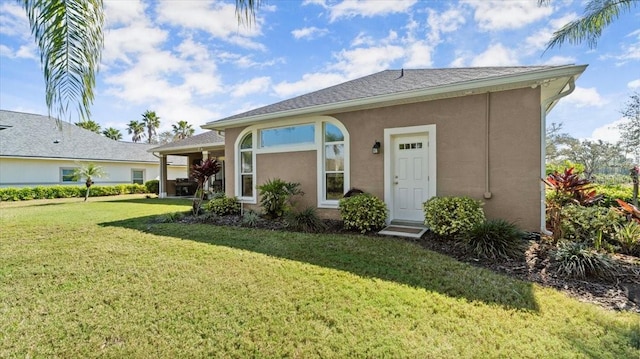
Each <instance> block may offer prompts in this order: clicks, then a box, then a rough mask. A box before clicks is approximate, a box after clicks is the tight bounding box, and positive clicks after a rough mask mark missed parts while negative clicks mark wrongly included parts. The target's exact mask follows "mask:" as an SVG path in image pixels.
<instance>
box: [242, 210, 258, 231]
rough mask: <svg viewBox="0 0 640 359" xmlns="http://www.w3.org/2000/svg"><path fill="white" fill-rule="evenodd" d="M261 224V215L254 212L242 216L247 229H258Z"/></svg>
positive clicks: (247, 212)
mask: <svg viewBox="0 0 640 359" xmlns="http://www.w3.org/2000/svg"><path fill="white" fill-rule="evenodd" d="M258 222H260V215H259V214H258V213H257V212H255V211H252V210H248V211H246V212H244V214H243V215H242V225H244V226H247V227H256V226H257V225H258Z"/></svg>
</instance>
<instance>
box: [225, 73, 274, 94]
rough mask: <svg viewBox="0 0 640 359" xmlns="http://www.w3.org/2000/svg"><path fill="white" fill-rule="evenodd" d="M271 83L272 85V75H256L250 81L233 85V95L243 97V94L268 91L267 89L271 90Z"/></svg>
mask: <svg viewBox="0 0 640 359" xmlns="http://www.w3.org/2000/svg"><path fill="white" fill-rule="evenodd" d="M270 85H271V78H270V77H268V76H263V77H256V78H254V79H251V80H249V81H245V82H242V83H239V84H236V85H235V86H234V87H233V91H232V92H231V96H233V97H243V96H247V95H251V94H255V93H261V92H266V91H267V90H269V86H270Z"/></svg>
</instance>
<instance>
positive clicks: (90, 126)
mask: <svg viewBox="0 0 640 359" xmlns="http://www.w3.org/2000/svg"><path fill="white" fill-rule="evenodd" d="M76 126H78V127H81V128H84V129H85V130H89V131H91V132H95V133H97V134H100V125H99V124H98V123H97V122H95V121H92V120H86V121H80V122H76Z"/></svg>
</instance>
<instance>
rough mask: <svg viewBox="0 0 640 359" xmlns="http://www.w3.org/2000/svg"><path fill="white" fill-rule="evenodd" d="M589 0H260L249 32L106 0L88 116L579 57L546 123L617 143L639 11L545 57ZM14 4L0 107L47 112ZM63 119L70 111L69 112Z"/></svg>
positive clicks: (209, 112) (6, 4)
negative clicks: (413, 72) (572, 85)
mask: <svg viewBox="0 0 640 359" xmlns="http://www.w3.org/2000/svg"><path fill="white" fill-rule="evenodd" d="M584 6H585V1H584V0H577V1H571V0H555V1H553V0H552V1H551V3H550V4H549V5H547V6H538V2H537V0H497V1H492V0H477V1H476V0H468V1H465V0H462V1H417V0H370V1H365V0H358V1H337V0H306V1H287V0H280V1H279V0H270V1H263V3H262V6H261V7H260V8H259V9H258V11H257V16H256V19H255V22H254V23H253V24H252V25H251V26H247V25H246V24H239V23H238V19H237V17H236V14H235V2H233V1H205V0H195V1H189V0H169V1H162V0H159V1H146V0H145V1H140V0H104V9H105V17H106V24H105V25H106V30H105V41H104V50H103V53H102V60H101V64H100V70H99V72H98V75H97V79H96V88H95V102H94V105H93V106H92V120H94V121H96V122H98V123H99V124H100V125H101V126H102V128H103V129H105V128H108V127H114V128H116V129H119V130H120V131H121V132H122V133H123V135H124V140H126V141H129V140H131V138H130V137H131V136H130V135H128V134H127V131H126V128H127V124H128V123H129V122H130V121H131V120H141V119H142V114H143V113H144V112H145V111H146V110H151V111H155V112H156V114H157V115H158V116H159V117H160V122H161V126H160V129H159V131H158V132H162V131H168V130H171V125H172V124H175V123H177V122H178V121H180V120H185V121H187V122H188V123H190V124H192V125H193V127H194V128H195V129H196V133H201V132H203V131H204V130H202V129H201V128H200V126H201V125H203V124H205V123H207V122H210V121H214V120H218V119H221V118H224V117H227V116H231V115H234V114H237V113H241V112H245V111H248V110H251V109H254V108H257V107H261V106H264V105H269V104H272V103H275V102H278V101H281V100H285V99H288V98H291V97H295V96H297V95H301V94H304V93H308V92H311V91H314V90H318V89H321V88H325V87H328V86H332V85H335V84H338V83H341V82H345V81H348V80H351V79H354V78H358V77H362V76H366V75H369V74H373V73H376V72H379V71H383V70H387V69H400V68H450V67H483V66H526V65H565V64H579V65H582V64H587V65H589V66H588V67H587V69H586V71H585V72H584V74H583V75H582V76H581V77H580V78H579V79H578V81H577V83H576V85H577V87H576V89H575V91H574V93H573V94H571V95H569V96H568V97H566V98H564V99H562V100H561V101H560V103H559V104H558V105H557V106H556V107H555V108H554V109H553V111H552V112H551V113H550V115H549V116H548V117H547V122H548V123H552V122H553V123H560V124H562V126H563V132H566V133H568V134H570V135H572V136H573V137H576V138H580V139H602V140H605V141H611V142H614V141H616V140H617V139H618V138H619V132H618V131H617V130H616V129H615V127H616V124H618V123H620V122H621V121H624V119H623V118H622V116H621V114H620V111H621V110H622V109H623V108H624V106H625V103H627V102H628V101H629V97H630V96H631V95H632V94H633V93H634V91H637V92H640V6H636V7H634V8H632V9H631V11H630V12H626V13H623V14H622V15H621V16H620V18H618V20H616V21H615V22H614V23H613V24H612V25H610V26H609V27H607V28H606V29H605V30H604V31H603V33H602V36H601V38H600V40H599V41H598V44H597V47H596V48H594V49H590V48H589V47H588V46H587V44H586V43H583V44H577V45H573V44H564V45H563V46H561V47H559V48H554V49H550V50H548V51H546V52H545V48H546V43H547V42H548V40H549V39H550V37H551V35H552V33H553V31H555V30H557V29H559V28H560V27H561V26H562V25H564V24H566V23H567V22H569V21H571V20H573V19H576V18H577V17H579V16H580V15H581V14H583V12H584ZM39 56H40V55H39V53H38V50H37V48H36V46H35V43H34V40H33V37H32V35H31V33H30V30H29V27H28V22H27V19H26V16H25V13H24V10H23V9H22V8H21V7H20V5H19V2H16V1H13V0H0V109H3V110H12V111H19V112H28V113H37V114H45V115H46V114H47V108H46V105H45V95H44V81H43V75H42V70H41V66H40V57H39ZM70 121H71V122H77V121H78V117H77V116H75V115H72V117H71V119H70Z"/></svg>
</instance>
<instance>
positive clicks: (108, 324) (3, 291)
mask: <svg viewBox="0 0 640 359" xmlns="http://www.w3.org/2000/svg"><path fill="white" fill-rule="evenodd" d="M118 199H120V200H114V198H101V199H98V198H92V199H90V200H89V202H86V203H83V202H82V200H81V199H70V200H50V201H29V202H28V203H0V357H2V358H4V357H9V358H12V357H34V358H38V357H46V358H49V357H63V358H75V357H83V358H85V357H86V358H91V357H104V358H122V357H127V358H149V357H154V358H174V357H187V358H197V357H300V358H308V357H394V358H396V357H420V358H448V357H462V358H465V357H467V358H468V357H483V358H484V357H519V358H522V357H525V358H526V357H531V358H545V357H553V358H568V357H571V358H573V357H602V358H637V357H639V356H640V315H638V314H635V313H617V312H610V311H606V310H603V309H601V308H599V307H596V306H593V305H590V304H585V303H579V302H577V301H575V300H573V299H571V298H568V297H566V296H565V295H564V294H562V293H559V292H557V291H554V290H552V289H546V288H541V287H538V286H536V285H532V284H530V283H525V282H521V281H517V280H514V279H511V278H507V277H504V276H501V275H497V274H494V273H491V272H489V271H486V270H483V269H479V268H474V267H471V266H469V265H466V264H463V263H460V262H456V261H454V260H452V259H449V258H447V257H445V256H442V255H439V254H437V253H433V252H429V251H426V250H424V249H422V248H421V247H420V246H418V245H416V244H413V243H410V242H407V241H402V240H396V239H390V238H389V239H386V238H385V239H381V238H372V237H365V236H355V235H344V236H334V235H309V234H298V233H287V232H272V231H264V230H255V229H238V228H225V227H215V226H210V225H184V224H177V223H154V222H153V221H152V219H153V218H155V216H157V215H160V214H165V213H170V212H176V211H188V210H189V209H190V202H188V201H172V200H158V199H144V198H140V197H135V196H129V197H118Z"/></svg>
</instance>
